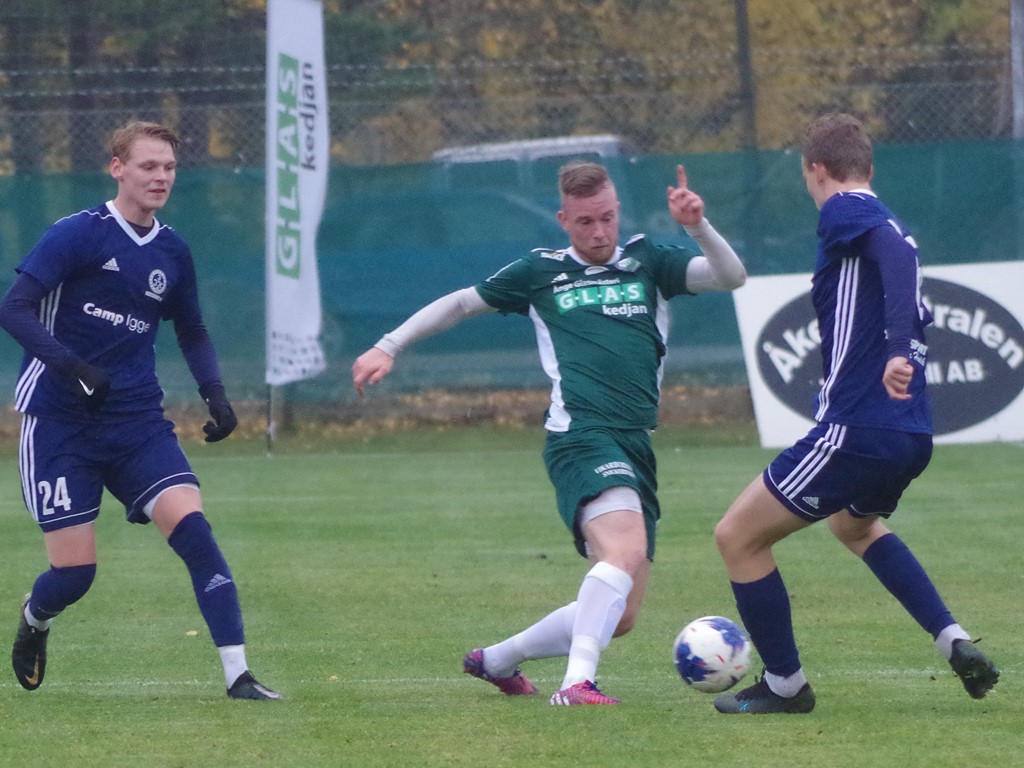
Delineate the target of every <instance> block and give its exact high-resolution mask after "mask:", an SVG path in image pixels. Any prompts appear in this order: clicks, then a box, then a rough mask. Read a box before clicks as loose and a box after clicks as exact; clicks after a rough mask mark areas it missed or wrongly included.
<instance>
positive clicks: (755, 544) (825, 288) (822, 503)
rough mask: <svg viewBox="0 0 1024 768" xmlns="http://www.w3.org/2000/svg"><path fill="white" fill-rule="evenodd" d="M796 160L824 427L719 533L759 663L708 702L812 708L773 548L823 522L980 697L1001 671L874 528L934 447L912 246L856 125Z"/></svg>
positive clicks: (813, 144)
mask: <svg viewBox="0 0 1024 768" xmlns="http://www.w3.org/2000/svg"><path fill="white" fill-rule="evenodd" d="M802 165H803V174H804V179H805V181H806V183H807V191H808V192H809V193H810V195H811V198H812V199H813V200H814V202H815V204H816V205H817V207H818V208H819V209H820V217H819V220H818V238H819V244H818V258H817V263H816V265H815V269H814V277H813V288H812V292H811V297H812V301H813V303H814V309H815V313H816V314H817V317H818V326H819V329H820V332H821V351H822V356H823V360H824V379H823V385H822V388H821V391H820V392H819V394H818V397H817V402H816V408H817V410H816V413H815V420H816V421H817V422H818V423H817V425H816V426H815V427H814V428H813V429H811V431H810V432H809V433H808V434H807V436H806V437H804V438H803V439H801V440H800V441H798V442H797V443H796V444H795V445H794V446H793V447H791V448H789V449H787V450H785V451H783V452H782V453H781V454H779V456H777V457H776V458H775V460H774V461H773V462H772V463H771V464H770V465H769V466H768V468H767V469H766V470H765V471H764V473H763V474H762V475H761V476H760V477H758V478H757V479H756V480H754V481H753V482H752V483H751V484H750V485H749V486H748V487H747V488H746V490H744V491H743V493H741V494H740V496H739V498H737V499H736V501H734V502H733V504H732V506H731V507H730V508H729V510H728V511H727V512H726V513H725V516H724V517H723V518H722V520H721V521H720V522H719V523H718V526H717V527H716V529H715V540H716V543H717V544H718V548H719V551H720V552H721V554H722V558H723V559H724V560H725V564H726V568H727V570H728V573H729V579H730V580H731V582H732V587H733V594H734V595H735V598H736V607H737V610H738V611H739V615H740V618H741V619H742V621H743V624H744V625H745V626H746V628H747V631H748V632H749V633H750V638H751V640H752V641H753V642H754V645H755V646H756V647H757V650H758V653H759V654H760V655H761V660H762V661H763V662H764V664H765V673H764V677H763V679H762V680H760V681H758V682H756V683H755V684H754V685H753V686H750V687H748V688H745V689H743V690H741V691H739V692H738V693H732V692H729V693H724V694H721V695H720V696H719V697H718V698H717V699H716V700H715V707H716V709H718V710H719V711H720V712H725V713H730V714H732V713H749V714H771V713H802V712H810V711H811V710H812V709H814V703H815V697H814V691H813V690H812V689H811V686H810V684H809V683H808V682H807V680H806V678H805V676H804V672H803V669H802V667H801V666H800V659H799V654H798V652H797V647H796V640H795V638H794V636H793V625H792V618H791V614H790V604H789V596H788V594H787V592H786V587H785V584H784V583H783V581H782V577H781V575H780V574H779V570H778V568H777V566H776V563H775V559H774V556H773V555H772V545H774V544H775V543H776V542H778V541H780V540H782V539H784V538H785V537H787V536H789V535H790V534H792V533H794V532H796V531H798V530H801V529H803V528H806V527H807V526H809V525H811V524H813V523H814V522H816V521H818V520H823V519H828V525H829V529H830V530H831V531H832V533H833V534H834V535H835V536H836V538H838V539H839V540H840V541H841V542H842V543H843V544H845V545H846V546H847V548H849V549H850V551H851V552H853V553H854V554H855V555H857V556H858V557H861V558H862V559H863V560H864V562H865V563H866V564H867V566H868V567H869V568H870V569H871V571H872V572H873V573H874V575H875V576H876V577H877V578H878V580H879V581H880V582H881V583H882V584H883V585H884V586H885V588H886V589H888V590H889V592H890V593H892V595H893V596H894V597H896V599H897V600H899V601H900V603H901V604H902V605H903V607H904V608H905V609H906V610H907V612H908V613H909V614H910V615H911V616H912V617H913V618H914V619H915V620H916V621H917V622H918V623H919V624H920V625H921V627H922V628H924V629H925V630H926V631H927V632H929V633H930V634H931V635H932V637H933V638H934V639H935V646H936V648H937V649H938V650H939V652H940V653H942V655H943V656H944V657H945V658H946V659H947V660H948V661H949V663H950V666H951V667H952V668H953V671H954V672H955V673H956V674H957V675H958V676H959V677H960V679H961V681H962V682H963V685H964V688H966V690H967V693H968V694H970V695H971V696H972V697H973V698H976V699H980V698H982V697H983V696H984V695H985V694H986V693H988V691H989V690H990V689H991V688H992V686H993V685H995V684H996V682H997V680H998V679H999V671H998V670H997V669H996V668H995V667H994V666H993V664H992V662H991V661H989V659H987V658H986V657H985V655H984V654H983V653H982V652H981V651H980V650H979V649H978V648H977V646H976V645H975V644H974V643H972V642H971V640H970V636H969V635H968V634H967V632H965V631H964V630H963V629H962V628H961V627H960V625H959V624H957V623H956V620H955V619H954V618H953V616H952V614H951V613H950V612H949V610H948V608H947V607H946V605H945V603H944V602H943V600H942V598H941V597H940V596H939V594H938V592H937V591H936V589H935V587H934V585H933V584H932V582H931V580H930V579H929V577H928V575H927V574H926V573H925V571H924V569H923V568H922V567H921V565H920V564H919V563H918V561H917V559H916V558H915V557H914V555H913V554H912V553H911V552H910V550H909V549H908V548H907V547H906V545H905V544H904V543H903V542H902V541H901V540H900V539H899V538H898V537H897V536H896V535H895V534H894V533H892V532H891V531H890V530H889V529H888V528H887V527H886V526H885V525H884V524H883V523H882V519H883V518H888V517H889V515H891V514H892V513H893V512H894V511H895V509H896V505H897V502H898V501H899V498H900V496H901V494H902V493H903V491H904V490H905V489H906V488H907V486H908V485H909V484H910V482H911V481H912V480H913V479H914V478H915V477H917V476H918V475H920V474H921V472H923V471H924V469H925V467H926V466H927V465H928V461H929V459H930V458H931V453H932V437H931V436H932V421H931V409H930V406H929V401H928V393H927V391H926V389H925V377H924V367H925V361H926V355H927V351H928V347H927V346H926V344H925V336H924V327H925V325H927V324H928V323H930V322H931V317H930V316H929V314H928V311H927V309H926V308H925V306H924V305H923V304H922V302H921V296H920V274H919V265H918V260H917V246H916V245H915V243H914V240H913V238H912V237H911V236H910V235H909V234H908V233H907V231H906V230H905V229H904V227H903V225H902V224H901V223H900V222H899V220H897V219H896V217H895V216H893V214H892V213H891V212H890V211H889V210H888V209H887V208H886V207H885V206H884V205H883V204H882V203H881V202H880V201H879V200H878V198H877V197H876V196H875V194H874V193H873V192H872V191H871V189H870V181H871V177H872V174H873V160H872V151H871V143H870V140H869V139H868V137H867V135H866V133H865V132H864V130H863V127H862V126H861V124H860V123H859V122H858V121H857V120H856V119H855V118H853V117H851V116H850V115H845V114H830V115H826V116H824V117H822V118H819V119H818V120H816V121H814V122H813V123H811V124H810V126H808V128H807V129H806V131H805V134H804V141H803V154H802Z"/></svg>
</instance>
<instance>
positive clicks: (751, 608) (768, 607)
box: [732, 568, 800, 677]
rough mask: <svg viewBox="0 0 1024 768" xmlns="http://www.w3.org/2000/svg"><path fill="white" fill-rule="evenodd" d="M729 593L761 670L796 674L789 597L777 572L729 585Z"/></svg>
mask: <svg viewBox="0 0 1024 768" xmlns="http://www.w3.org/2000/svg"><path fill="white" fill-rule="evenodd" d="M732 593H733V595H735V597H736V609H737V610H738V611H739V614H740V620H741V621H742V622H743V626H744V627H746V629H747V633H748V634H749V635H750V639H751V641H752V642H753V643H754V647H755V648H757V652H758V654H760V656H761V661H763V662H764V666H765V669H766V670H768V671H769V672H771V673H772V674H773V675H779V676H780V677H788V676H789V675H792V674H794V673H795V672H797V671H799V669H800V654H799V653H798V652H797V649H796V639H795V638H794V637H793V616H792V613H791V611H790V606H789V595H788V594H787V593H786V585H785V584H784V583H783V581H782V574H780V573H779V571H778V569H777V568H776V569H775V570H774V571H772V572H771V573H769V574H768V575H767V576H765V577H764V578H763V579H758V580H757V581H752V582H750V583H748V584H737V583H736V582H732Z"/></svg>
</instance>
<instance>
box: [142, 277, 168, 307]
mask: <svg viewBox="0 0 1024 768" xmlns="http://www.w3.org/2000/svg"><path fill="white" fill-rule="evenodd" d="M166 290H167V275H165V274H164V271H163V270H162V269H154V270H153V271H152V272H150V273H149V290H148V291H146V295H147V296H149V298H151V299H156V300H157V301H163V300H164V297H163V292H164V291H166Z"/></svg>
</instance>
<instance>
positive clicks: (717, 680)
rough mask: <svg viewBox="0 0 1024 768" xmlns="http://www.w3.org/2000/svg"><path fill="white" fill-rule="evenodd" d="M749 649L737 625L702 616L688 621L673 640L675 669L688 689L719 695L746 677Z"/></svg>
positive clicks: (748, 642)
mask: <svg viewBox="0 0 1024 768" xmlns="http://www.w3.org/2000/svg"><path fill="white" fill-rule="evenodd" d="M750 647H751V646H750V640H749V639H748V638H747V635H746V634H745V633H744V631H743V630H742V629H741V628H740V626H739V625H738V624H736V623H735V622H733V621H730V620H729V619H726V618H724V617H722V616H704V617H702V618H699V619H695V620H693V621H691V622H690V623H689V624H687V625H686V626H685V627H683V631H682V632H680V633H679V635H678V636H677V637H676V642H675V646H674V647H673V650H674V656H675V662H676V669H678V670H679V675H680V676H681V677H682V678H683V680H684V681H685V682H686V684H687V685H689V686H690V687H691V688H695V689H696V690H698V691H701V692H702V693H721V692H722V691H727V690H729V689H730V688H732V687H733V686H734V685H736V683H738V682H739V681H740V680H742V679H743V676H744V675H745V674H747V670H749V669H750Z"/></svg>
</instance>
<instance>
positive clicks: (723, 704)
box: [715, 678, 814, 715]
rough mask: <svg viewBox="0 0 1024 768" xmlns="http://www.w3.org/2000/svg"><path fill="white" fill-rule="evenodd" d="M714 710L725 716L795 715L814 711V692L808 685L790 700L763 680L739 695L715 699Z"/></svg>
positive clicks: (728, 695) (724, 694) (726, 695)
mask: <svg viewBox="0 0 1024 768" xmlns="http://www.w3.org/2000/svg"><path fill="white" fill-rule="evenodd" d="M715 709H717V710H718V711H719V712H724V713H725V714H727V715H745V714H746V715H785V714H790V715H795V714H806V713H808V712H810V711H811V710H813V709H814V691H813V690H812V689H811V684H810V683H804V685H803V687H802V688H801V689H800V690H799V691H798V692H797V694H796V696H793V697H792V698H788V699H787V698H785V697H783V696H779V695H778V694H777V693H775V692H774V691H772V689H771V688H769V687H768V683H766V682H765V681H764V678H762V679H760V680H758V681H756V682H755V683H754V684H753V685H752V686H750V687H749V688H744V689H743V690H742V691H740V692H739V693H723V694H722V695H721V696H719V697H718V698H716V699H715Z"/></svg>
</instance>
